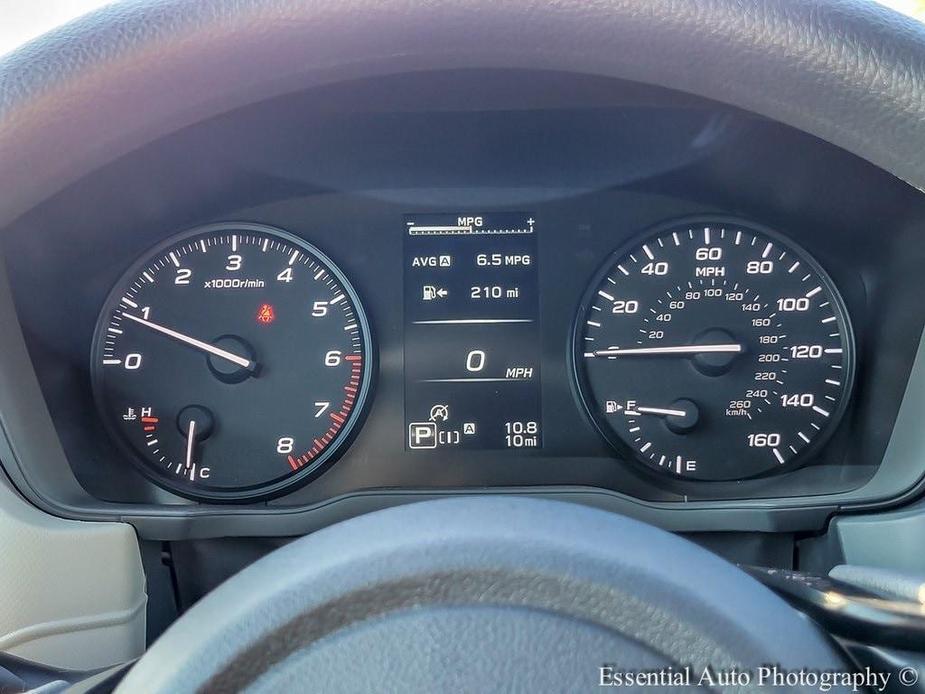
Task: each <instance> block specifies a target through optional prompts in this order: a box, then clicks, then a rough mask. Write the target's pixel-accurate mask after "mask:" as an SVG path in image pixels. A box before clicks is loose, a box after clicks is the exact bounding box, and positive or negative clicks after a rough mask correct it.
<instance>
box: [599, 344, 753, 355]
mask: <svg viewBox="0 0 925 694" xmlns="http://www.w3.org/2000/svg"><path fill="white" fill-rule="evenodd" d="M742 350H743V347H742V345H739V344H723V345H679V346H677V347H631V348H630V349H620V348H619V347H612V348H610V349H599V350H597V351H596V352H588V353H587V355H593V356H595V357H631V356H636V355H645V354H705V353H714V354H716V353H724V354H739V353H741V352H742ZM587 355H586V356H587Z"/></svg>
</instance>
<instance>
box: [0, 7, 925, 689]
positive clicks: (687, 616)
mask: <svg viewBox="0 0 925 694" xmlns="http://www.w3.org/2000/svg"><path fill="white" fill-rule="evenodd" d="M460 68H529V69H544V70H557V71H562V72H573V73H593V74H597V75H602V76H609V77H615V78H623V79H630V80H637V81H641V82H647V83H652V84H657V85H661V86H665V87H670V88H674V89H679V90H683V91H687V92H691V93H695V94H698V95H701V96H704V97H708V98H711V99H715V100H717V101H721V102H725V103H728V104H732V105H734V106H738V107H741V108H744V109H747V110H750V111H753V112H756V113H758V114H761V115H763V116H767V117H769V118H772V119H774V120H778V121H781V122H784V123H787V124H789V125H792V126H794V127H796V128H798V129H801V130H803V131H805V132H808V133H811V134H813V135H816V136H818V137H821V138H823V139H826V140H828V141H830V142H832V143H833V144H835V145H837V146H839V147H842V148H843V149H846V150H848V151H851V152H853V153H855V154H857V155H859V156H861V157H863V158H866V159H868V160H869V161H871V162H873V163H874V164H876V165H878V166H879V167H881V168H882V169H884V170H886V171H889V172H891V173H893V174H894V175H896V176H898V177H900V178H903V179H904V180H906V181H908V182H909V183H910V184H912V185H914V186H916V187H918V188H922V189H925V147H922V144H923V143H925V95H923V87H925V30H923V28H922V27H921V26H920V25H918V24H917V23H915V22H913V21H911V20H906V19H903V18H901V17H899V16H898V15H895V14H893V13H891V12H889V11H888V10H886V9H883V8H879V7H877V6H875V5H874V4H873V3H871V2H869V0H828V1H826V0H752V1H750V2H746V1H745V0H687V1H686V2H676V1H674V0H602V1H601V2H588V0H558V1H557V2H555V3H548V2H543V1H541V0H516V1H514V2H505V3H498V2H489V1H486V0H471V1H469V2H465V3H461V2H457V1H453V0H424V1H423V2H398V1H392V0H321V1H319V2H312V3H303V2H296V1H294V0H240V1H238V2H226V1H225V0H160V1H158V2H154V1H146V2H144V1H129V2H124V3H119V4H116V5H113V6H111V7H109V8H107V9H105V10H103V11H101V12H98V13H96V14H93V15H90V16H88V17H87V18H85V19H83V20H80V21H78V22H76V23H73V24H71V25H68V26H67V27H64V28H62V29H60V30H58V31H57V32H54V33H53V34H50V35H48V36H46V37H44V38H42V39H40V40H38V41H36V42H33V43H32V44H30V45H28V46H26V47H25V48H23V49H22V50H20V51H19V52H18V53H17V54H15V55H13V56H12V57H10V58H8V59H7V60H5V61H4V62H3V63H2V65H0V191H2V194H0V227H3V226H5V225H6V224H8V223H9V222H11V221H12V220H14V219H15V218H17V217H18V216H20V215H22V214H24V213H25V212H27V211H28V210H30V209H31V208H32V207H34V206H35V205H36V204H38V203H39V202H41V201H42V200H45V199H47V198H48V197H49V196H51V195H53V194H54V193H56V192H58V191H60V190H61V189H63V188H64V187H65V186H67V185H69V184H70V183H72V182H74V181H76V180H78V179H79V178H81V177H82V176H84V175H86V174H87V173H88V172H90V171H93V170H94V169H96V168H98V167H100V166H102V165H104V164H106V163H108V162H111V161H113V160H114V159H116V158H118V157H119V156H121V155H123V154H125V153H127V152H129V151H132V150H134V149H137V148H139V147H141V146H143V145H145V144H147V143H150V142H152V141H154V140H156V139H157V138H159V137H161V136H163V135H166V134H168V133H171V132H174V131H176V130H178V129H180V128H182V127H184V126H186V125H189V124H192V123H195V122H198V121H200V120H203V119H205V118H209V117H211V116H215V115H218V114H221V113H224V112H227V111H229V110H231V109H234V108H237V107H240V106H244V105H246V104H249V103H254V102H257V101H260V100H263V99H267V98H270V97H272V96H275V95H278V94H282V93H286V92H290V91H293V90H297V89H304V88H307V87H311V86H315V85H321V84H326V83H332V82H337V81H344V80H349V79H356V78H364V77H374V76H376V75H384V74H390V73H398V72H410V71H422V70H440V69H460ZM768 662H775V663H779V664H780V665H781V667H783V668H786V667H788V666H793V667H796V668H799V667H812V668H819V669H826V668H835V669H837V668H838V667H839V666H840V664H839V661H838V657H837V656H836V654H835V653H834V651H833V649H832V647H831V646H830V644H829V643H828V642H827V641H826V639H825V638H824V637H823V636H822V635H820V633H819V632H818V631H817V630H816V629H815V627H814V626H813V625H811V624H810V623H809V622H807V621H806V620H804V619H803V618H802V617H801V616H800V615H798V614H797V613H796V612H794V611H793V610H791V609H790V608H789V607H787V606H786V605H785V604H784V603H782V602H781V601H779V600H778V599H777V598H776V597H775V596H773V595H772V594H771V593H770V592H769V591H767V590H766V589H764V588H763V587H761V586H760V585H759V584H757V583H756V582H754V581H753V580H751V579H750V578H748V577H746V576H745V575H744V574H742V573H741V572H739V571H738V570H737V569H735V568H734V567H732V566H730V565H728V564H726V563H724V562H723V561H721V560H719V559H717V558H715V557H713V556H712V555H710V554H708V553H707V552H706V551H704V550H702V549H699V548H698V547H696V546H694V545H692V544H689V543H687V542H685V541H684V540H681V539H679V538H676V537H674V536H671V535H669V534H667V533H663V532H660V531H658V530H655V529H653V528H650V527H646V526H643V525H641V524H639V523H636V522H633V521H630V520H627V519H625V518H620V517H616V516H612V515H608V514H605V513H603V512H600V511H594V510H591V509H587V508H581V507H577V506H571V505H565V504H555V503H551V502H539V501H528V500H513V499H505V498H465V499H459V500H452V501H450V500H446V501H440V502H430V503H424V504H420V505H413V506H409V507H404V508H396V509H391V510H387V511H382V512H379V513H376V514H373V515H370V516H366V517H361V518H358V519H354V520H351V521H348V522H346V523H343V524H341V525H338V526H335V527H332V528H329V529H327V530H324V531H321V532H319V533H317V534H315V535H313V536H310V537H307V538H305V539H302V540H299V541H297V542H294V543H292V544H291V545H289V546H287V547H285V548H283V549H281V550H279V551H277V552H276V553H274V554H272V555H270V556H269V557H267V558H265V559H263V560H261V561H259V562H257V563H256V564H255V565H254V566H252V567H251V568H249V569H247V570H245V571H244V572H242V573H241V574H239V575H238V576H236V577H234V578H233V579H231V580H230V581H229V582H228V583H227V584H225V585H224V586H222V587H220V588H219V589H218V590H216V591H215V592H214V593H212V594H211V595H209V596H208V597H207V598H206V599H204V600H203V601H202V602H201V603H200V604H199V605H197V606H196V607H194V608H193V609H192V610H191V611H190V612H188V613H187V614H186V615H184V616H183V617H182V618H181V619H180V620H178V622H177V623H176V624H175V625H174V626H173V627H171V629H169V630H168V631H167V632H166V633H165V634H164V635H163V637H162V638H161V639H160V640H159V641H158V642H157V643H156V644H154V646H153V647H152V648H151V649H150V650H149V651H148V653H147V654H146V655H145V656H144V657H143V658H142V659H141V660H140V662H139V663H138V664H137V665H136V666H135V668H134V669H133V670H132V671H131V673H130V674H129V675H128V677H127V679H126V680H125V682H124V684H123V686H122V689H123V690H124V691H136V690H139V689H143V690H145V691H165V692H166V691H178V690H186V689H193V688H200V687H201V688H203V689H204V690H210V689H212V690H225V689H235V688H239V687H243V686H248V685H250V686H253V687H254V688H255V689H261V688H274V689H279V688H287V689H288V688H291V687H289V686H288V685H290V684H293V683H295V682H303V683H304V682H310V683H311V684H312V688H313V689H315V690H316V691H337V690H338V688H341V689H343V688H350V687H351V686H352V685H356V686H357V688H363V689H365V688H368V687H369V686H372V687H375V686H376V685H377V684H380V683H384V682H387V683H388V685H389V687H390V688H392V689H395V690H400V691H408V692H413V691H433V690H435V689H437V688H438V687H458V688H460V689H465V690H476V691H478V690H482V691H484V690H493V689H497V688H503V689H505V690H512V691H513V690H517V689H521V690H524V691H526V690H531V691H532V690H537V689H541V690H544V691H545V690H549V689H560V690H571V689H574V688H575V687H577V686H580V685H581V684H583V683H592V684H596V683H597V682H599V681H600V678H601V677H605V676H607V673H608V672H610V673H618V672H620V671H621V670H622V668H624V667H628V666H630V665H632V666H633V668H634V669H635V670H639V669H651V668H658V667H667V666H669V665H674V666H679V664H681V663H688V664H691V665H692V666H693V667H694V668H695V669H696V668H699V667H700V666H706V665H711V666H712V667H713V668H717V669H726V668H736V667H738V668H752V667H754V666H756V665H758V664H761V663H768ZM608 664H609V665H611V666H613V669H612V670H605V671H601V669H600V668H602V667H604V666H605V665H608Z"/></svg>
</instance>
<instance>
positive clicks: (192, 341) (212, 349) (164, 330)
mask: <svg viewBox="0 0 925 694" xmlns="http://www.w3.org/2000/svg"><path fill="white" fill-rule="evenodd" d="M122 315H123V316H124V317H125V318H128V319H129V320H133V321H135V322H136V323H140V324H141V325H143V326H145V327H146V328H151V330H154V331H157V332H159V333H161V334H163V335H166V336H167V337H172V338H173V339H174V340H179V341H180V342H183V343H184V344H187V345H190V346H191V347H195V348H196V349H201V350H202V351H203V352H208V353H209V354H213V355H215V356H216V357H221V358H222V359H227V360H228V361H230V362H231V363H232V364H237V365H238V366H240V367H241V368H243V369H250V368H252V367H253V366H254V363H253V362H252V361H250V360H249V359H245V358H244V357H240V356H238V355H237V354H233V353H232V352H229V351H227V350H224V349H222V348H221V347H216V346H215V345H210V344H209V343H208V342H203V341H202V340H197V339H196V338H195V337H190V336H189V335H184V334H183V333H178V332H177V331H176V330H171V329H170V328H168V327H166V326H163V325H159V324H157V323H154V322H152V321H149V320H145V319H144V318H140V317H139V316H133V315H132V314H130V313H123V314H122Z"/></svg>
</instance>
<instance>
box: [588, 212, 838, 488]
mask: <svg viewBox="0 0 925 694" xmlns="http://www.w3.org/2000/svg"><path fill="white" fill-rule="evenodd" d="M852 352H853V339H852V333H851V327H850V324H849V321H848V315H847V313H846V311H845V308H844V305H843V303H842V300H841V298H840V297H839V295H838V292H837V290H836V289H835V286H834V285H833V284H832V281H831V280H830V279H829V277H828V276H827V275H826V273H825V272H824V270H823V269H822V268H821V267H820V266H819V265H818V264H817V263H816V262H815V261H814V260H813V259H812V258H811V257H810V256H809V255H807V253H806V252H805V251H803V250H801V249H799V248H798V247H797V246H796V245H795V244H793V243H791V242H790V241H787V240H785V239H784V238H783V237H781V236H779V235H777V234H775V233H773V232H771V231H769V230H766V229H763V228H760V227H758V226H756V225H754V224H745V223H740V222H735V221H729V220H727V221H723V220H700V221H697V222H676V223H672V224H670V225H667V226H664V227H661V228H659V229H657V230H656V231H655V232H654V233H651V234H650V235H648V236H647V237H646V238H645V239H644V240H642V241H641V242H638V243H636V244H634V245H633V246H632V247H631V248H630V249H629V250H628V251H624V252H618V253H617V254H615V255H614V256H613V257H612V258H611V259H609V260H608V261H607V263H606V264H605V265H604V267H603V268H602V269H601V271H600V272H599V273H598V274H597V276H596V277H595V279H594V280H593V281H592V283H591V286H590V288H589V289H588V292H587V294H586V296H585V299H584V301H583V303H582V306H581V309H580V312H579V317H578V319H577V321H576V327H575V335H574V360H575V365H576V375H577V379H578V385H579V391H580V393H581V397H582V399H583V400H584V404H585V406H586V407H587V410H588V412H589V413H590V415H591V417H592V418H593V419H594V421H595V423H596V424H597V426H598V428H599V429H600V431H601V433H602V434H603V435H604V437H605V438H607V439H608V441H610V442H611V444H612V445H614V446H616V447H617V448H618V449H620V450H626V449H630V450H631V451H632V452H633V453H634V455H635V457H636V458H638V459H639V460H640V461H642V462H643V463H645V464H647V465H649V466H651V467H653V468H655V469H657V470H661V471H664V472H668V473H673V474H675V475H679V476H683V477H688V478H693V479H702V480H731V479H741V478H747V477H754V476H758V475H762V474H768V473H770V472H773V471H776V470H779V469H781V468H782V467H783V466H785V465H788V464H790V463H791V462H796V461H798V460H805V456H806V454H807V453H808V452H809V451H810V450H812V449H813V448H814V447H815V446H817V445H818V444H820V443H821V442H822V441H824V440H825V439H826V437H828V436H829V435H830V434H831V433H832V432H833V430H834V428H835V427H836V426H837V424H838V421H839V418H840V416H841V414H842V412H843V411H844V408H845V406H846V403H847V400H848V397H849V394H850V390H851V385H852V379H853V357H852Z"/></svg>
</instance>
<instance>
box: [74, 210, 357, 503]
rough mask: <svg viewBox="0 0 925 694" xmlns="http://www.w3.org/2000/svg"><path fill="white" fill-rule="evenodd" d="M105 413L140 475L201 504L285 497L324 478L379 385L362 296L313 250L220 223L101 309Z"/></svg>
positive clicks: (180, 244)
mask: <svg viewBox="0 0 925 694" xmlns="http://www.w3.org/2000/svg"><path fill="white" fill-rule="evenodd" d="M92 373H93V386H94V393H95V396H96V400H97V405H98V408H99V411H100V415H101V416H102V418H103V421H104V423H105V424H106V425H107V427H108V428H109V430H110V431H111V432H113V433H114V435H115V436H116V438H117V439H118V440H119V441H120V442H121V443H123V444H125V446H126V447H127V448H128V449H129V451H130V453H131V455H132V458H133V459H134V460H137V462H139V463H140V465H141V467H142V469H143V471H144V472H146V473H147V474H148V475H150V476H151V477H153V479H154V480H155V481H156V482H158V483H159V484H161V485H163V486H166V487H168V488H170V489H173V490H175V491H177V492H179V493H181V494H184V495H187V496H191V497H194V498H208V499H224V500H241V499H251V498H254V497H263V496H269V495H272V494H277V493H279V492H281V491H282V490H283V489H286V488H289V486H290V485H292V484H295V483H297V482H299V481H304V480H305V479H307V478H308V477H309V476H311V475H312V474H313V473H315V472H317V471H318V470H320V469H321V467H322V466H323V465H324V463H325V462H326V461H329V460H331V458H332V456H334V455H335V454H336V453H337V452H338V450H340V449H341V448H342V447H343V445H344V444H345V442H346V441H347V439H348V438H349V436H350V433H351V431H352V430H353V429H354V428H355V425H356V423H357V420H358V417H360V415H361V412H362V409H363V404H364V401H365V400H366V397H367V394H368V391H369V387H370V380H371V378H370V374H371V359H370V334H369V326H368V324H367V321H366V317H365V315H364V313H363V310H362V308H361V306H360V302H359V298H358V297H357V295H356V293H355V292H354V290H353V289H352V287H351V286H350V284H349V283H348V281H347V279H346V277H345V276H344V275H343V273H342V272H341V271H340V270H339V269H338V268H337V267H336V266H335V265H334V264H333V263H332V262H331V261H330V260H329V259H328V258H327V257H326V256H325V255H324V254H322V253H321V252H320V251H319V250H318V249H317V248H314V247H313V246H311V245H310V244H308V243H306V242H304V241H302V240H301V239H298V238H297V237H295V236H293V235H291V234H288V233H286V232H284V231H281V230H279V229H275V228H271V227H267V226H263V225H256V224H219V225H212V226H208V227H202V228H199V229H195V230H193V231H190V232H188V233H184V234H182V235H180V236H178V237H175V238H173V239H170V240H169V241H167V242H166V243H164V244H162V245H161V246H159V247H158V248H156V249H154V250H153V251H151V252H150V253H149V254H147V255H146V256H145V257H143V258H142V259H141V260H139V261H138V262H137V263H136V264H135V265H134V266H133V267H132V268H131V269H130V270H129V271H128V272H127V273H126V274H125V275H124V276H123V277H122V279H121V280H119V282H118V283H117V285H116V286H115V288H114V289H113V291H112V293H111V294H110V296H109V299H108V300H107V302H106V305H105V306H104V308H103V311H102V314H101V316H100V319H99V323H98V325H97V329H96V335H95V337H94V343H93V354H92Z"/></svg>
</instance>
